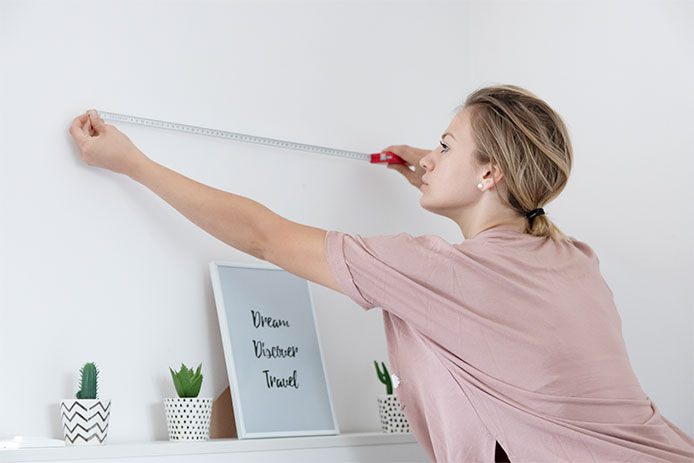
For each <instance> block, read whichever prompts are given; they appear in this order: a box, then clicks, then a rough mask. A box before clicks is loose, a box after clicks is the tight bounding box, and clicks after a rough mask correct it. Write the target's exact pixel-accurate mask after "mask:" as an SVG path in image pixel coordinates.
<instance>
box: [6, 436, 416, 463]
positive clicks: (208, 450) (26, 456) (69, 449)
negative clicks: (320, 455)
mask: <svg viewBox="0 0 694 463" xmlns="http://www.w3.org/2000/svg"><path fill="white" fill-rule="evenodd" d="M403 444H417V441H416V439H415V437H414V435H413V434H412V433H392V434H391V433H381V432H365V433H343V434H339V435H335V436H305V437H275V438H260V439H242V440H239V439H210V440H208V441H202V442H186V441H149V442H133V443H117V444H109V443H108V439H107V443H105V444H103V445H82V446H80V445H78V446H72V445H66V446H65V447H51V448H27V449H18V450H0V462H15V461H16V462H21V461H66V460H89V459H91V460H99V459H106V458H119V459H123V458H142V457H164V456H184V455H198V456H203V455H205V454H233V453H243V452H269V453H277V452H278V451H279V452H281V451H296V450H308V449H328V448H334V447H359V446H384V445H385V446H390V445H393V446H402V445H403Z"/></svg>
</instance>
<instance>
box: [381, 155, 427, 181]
mask: <svg viewBox="0 0 694 463" xmlns="http://www.w3.org/2000/svg"><path fill="white" fill-rule="evenodd" d="M386 151H390V152H391V153H395V154H397V155H398V156H400V157H401V158H402V159H403V160H404V161H405V162H406V164H388V169H394V170H397V171H398V172H400V173H401V174H402V175H404V176H405V178H406V179H407V181H408V182H410V184H412V185H413V186H414V187H415V188H419V187H420V186H422V183H423V182H422V175H424V173H425V172H426V171H425V170H424V169H423V168H422V167H421V166H420V165H419V160H420V159H422V158H423V157H424V156H426V155H427V154H429V150H423V149H420V148H414V147H412V146H409V145H391V146H389V147H388V148H385V149H383V150H381V152H382V153H384V152H386ZM410 166H414V170H412V169H411V168H410Z"/></svg>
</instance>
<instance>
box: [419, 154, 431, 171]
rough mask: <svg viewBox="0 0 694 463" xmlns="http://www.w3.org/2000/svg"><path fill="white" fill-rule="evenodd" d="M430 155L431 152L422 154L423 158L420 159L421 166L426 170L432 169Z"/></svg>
mask: <svg viewBox="0 0 694 463" xmlns="http://www.w3.org/2000/svg"><path fill="white" fill-rule="evenodd" d="M430 155H431V153H429V154H426V155H425V156H422V158H421V159H420V160H419V167H421V168H422V169H424V170H431V163H430V162H429V159H430V157H429V156H430Z"/></svg>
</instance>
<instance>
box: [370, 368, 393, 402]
mask: <svg viewBox="0 0 694 463" xmlns="http://www.w3.org/2000/svg"><path fill="white" fill-rule="evenodd" d="M374 365H375V366H376V373H378V379H380V380H381V382H382V383H383V384H385V385H386V394H392V393H393V383H392V382H391V381H390V374H389V373H388V368H386V364H385V363H383V362H381V365H383V373H381V370H380V369H379V368H378V362H376V361H375V360H374Z"/></svg>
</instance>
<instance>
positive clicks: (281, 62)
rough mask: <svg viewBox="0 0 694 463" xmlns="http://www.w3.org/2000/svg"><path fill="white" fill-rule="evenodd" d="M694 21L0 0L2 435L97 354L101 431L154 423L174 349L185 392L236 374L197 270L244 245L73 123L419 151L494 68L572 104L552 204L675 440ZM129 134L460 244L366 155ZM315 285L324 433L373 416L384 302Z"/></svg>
mask: <svg viewBox="0 0 694 463" xmlns="http://www.w3.org/2000/svg"><path fill="white" fill-rule="evenodd" d="M692 19H694V9H693V8H692V4H691V3H684V2H660V3H636V2H628V3H627V2H625V3H612V4H609V5H606V4H604V2H600V3H586V2H538V1H532V2H523V3H514V2H436V3H434V2H375V1H369V2H356V1H355V2H272V3H271V2H260V1H256V2H209V1H207V2H201V1H198V2H193V1H186V2H154V1H149V2H144V1H137V2H135V1H118V2H115V1H109V2H87V1H70V2H67V1H62V2H47V1H46V2H39V1H22V2H19V1H0V59H1V61H0V62H1V63H2V69H1V70H0V71H1V72H0V98H1V100H0V123H1V125H0V147H1V151H0V156H1V159H2V164H1V166H2V167H1V168H0V256H1V259H2V265H1V266H0V272H1V273H0V343H1V344H0V358H2V366H3V375H2V377H3V381H2V386H0V436H3V435H8V436H12V435H17V434H25V435H46V436H49V437H55V438H61V437H62V436H61V429H60V422H59V419H58V403H59V401H60V400H61V399H63V398H68V397H72V396H73V395H74V393H75V390H76V383H77V371H78V369H79V367H80V366H81V365H82V364H83V363H84V362H87V361H95V362H96V363H97V365H98V366H99V368H100V370H101V381H100V396H101V397H108V398H111V399H112V400H113V412H112V415H111V424H110V430H109V441H111V442H124V441H142V440H157V439H167V434H166V424H165V420H164V415H163V413H164V412H163V406H162V399H163V397H170V396H174V395H175V391H174V388H173V384H172V382H171V377H170V374H169V372H168V367H169V366H177V365H179V364H180V363H181V362H186V364H196V365H197V364H198V363H199V362H202V363H203V373H204V375H205V380H204V382H203V386H202V391H201V396H210V397H216V396H217V395H218V394H219V393H220V392H221V391H222V390H223V389H224V388H225V387H226V385H227V376H226V369H225V366H224V358H223V353H222V349H221V339H220V335H219V328H218V324H217V319H216V310H215V307H214V302H213V298H212V290H211V286H210V281H209V276H208V272H207V263H208V262H209V261H211V260H236V261H247V262H253V261H255V259H254V258H253V257H251V256H248V255H245V254H243V253H241V252H239V251H236V250H235V249H233V248H230V247H228V246H227V245H225V244H223V243H221V242H219V241H217V240H216V239H215V238H213V237H211V236H209V235H207V234H206V233H205V232H204V231H202V230H201V229H199V228H197V227H196V226H195V225H193V224H191V223H190V222H188V221H187V219H185V218H184V217H183V216H181V215H180V214H179V213H178V212H176V211H175V210H174V209H173V208H171V207H170V206H169V205H167V204H166V203H165V202H163V201H162V200H161V199H159V198H158V197H157V196H155V195H154V194H153V193H151V192H150V191H149V190H147V189H146V188H144V187H142V186H141V185H139V184H137V183H135V182H133V181H132V180H130V179H129V178H127V177H124V176H121V175H118V174H113V173H111V172H108V171H105V170H101V169H96V168H92V167H88V166H86V165H85V164H82V163H81V162H80V161H79V156H78V151H77V149H76V147H75V146H74V145H73V143H72V140H71V138H70V136H69V134H68V130H67V129H68V126H69V123H70V122H71V120H72V119H73V118H74V117H75V116H77V115H78V114H80V113H82V112H84V111H85V110H86V109H88V108H97V109H99V110H103V111H111V112H120V113H128V114H134V115H140V116H144V117H151V118H155V119H164V120H172V121H179V122H182V123H188V124H194V125H201V126H207V127H215V128H221V129H227V130H234V131H238V132H244V133H250V134H256V135H262V136H268V137H273V138H283V139H289V140H294V141H299V142H304V143H311V144H317V145H324V146H331V147H335V148H342V149H348V150H356V151H363V152H377V151H379V150H380V149H381V148H384V147H385V146H388V145H390V144H400V143H405V144H411V145H414V146H420V147H434V146H435V145H436V144H437V142H438V137H439V136H440V135H441V133H442V132H443V129H445V127H446V125H447V124H448V122H449V120H450V117H451V115H452V110H453V108H454V107H455V106H456V105H457V104H459V103H461V102H462V100H463V98H464V97H465V96H466V95H467V94H468V93H470V92H471V91H473V90H474V89H475V88H477V87H479V86H482V85H486V84H491V83H514V84H517V85H521V86H524V87H526V88H528V89H530V90H531V91H533V92H534V93H536V94H537V95H539V96H540V97H542V98H544V99H545V100H546V101H547V102H548V103H549V104H550V105H552V106H553V107H554V108H555V109H556V110H557V111H558V112H559V113H560V114H561V115H562V116H563V117H564V119H565V121H566V123H567V125H568V127H569V130H570V133H571V136H572V139H573V143H574V148H575V168H574V171H573V173H572V177H571V179H570V181H569V184H568V186H567V188H566V189H565V191H564V192H563V193H562V194H561V196H560V197H559V198H558V199H557V200H556V201H554V202H553V203H551V204H550V205H549V206H548V207H546V208H545V210H546V211H547V213H548V215H549V216H550V217H551V218H552V219H553V220H554V221H555V223H557V224H558V226H559V227H560V228H561V229H562V230H563V231H565V232H567V233H569V234H571V235H573V236H576V237H577V238H579V239H582V240H583V241H586V242H587V243H589V244H590V245H591V246H592V247H593V248H594V249H595V250H596V251H597V253H598V255H599V257H600V261H601V269H602V272H603V275H604V276H605V279H606V281H607V282H608V284H609V285H610V287H611V288H612V290H613V292H614V294H615V299H616V303H617V306H618V309H619V311H620V315H621V317H622V320H623V332H624V337H625V340H626V343H627V347H628V349H629V355H630V359H631V361H632V365H633V367H634V370H635V372H636V374H637V376H638V377H639V379H640V381H641V384H642V386H643V389H644V391H645V392H646V393H647V394H648V395H649V396H650V397H651V398H652V399H653V400H654V402H655V403H656V404H657V405H658V407H659V408H660V410H661V412H662V413H663V414H664V415H665V416H666V417H667V418H668V419H670V420H671V421H672V422H674V423H675V424H676V425H678V426H680V427H681V428H682V429H683V430H684V431H685V432H687V433H689V434H690V435H691V434H692V431H694V399H693V397H692V391H693V390H694V387H693V380H694V371H693V362H692V361H693V357H692V353H693V352H694V345H693V342H692V332H693V330H694V321H693V317H692V308H693V307H694V301H693V296H692V291H691V281H692V264H693V263H694V255H693V254H692V246H691V243H690V241H689V239H688V238H689V236H691V229H692V227H693V226H694V223H693V221H694V215H693V214H692V206H691V200H692V194H691V189H690V186H689V180H690V177H691V174H692V164H693V161H692V154H694V153H693V149H692V143H691V139H690V137H689V136H688V135H687V134H688V133H690V132H691V127H690V126H691V114H692V111H694V101H693V97H692V95H693V94H694V93H692V90H693V89H692V83H691V82H692V74H693V73H692V64H691V57H692V56H694V53H693V51H694V50H692V48H693V46H692V44H693V43H694V40H692V39H693V38H694V37H693V34H692V32H691V28H690V27H689V26H690V25H691V23H692ZM119 127H120V128H121V130H123V131H124V132H125V133H126V134H127V135H128V136H129V137H130V138H131V139H132V140H133V141H134V142H135V144H136V145H137V146H138V147H139V148H140V149H141V150H142V151H144V152H145V153H146V154H147V155H148V156H150V157H151V158H153V159H154V160H156V161H157V162H160V163H162V164H164V165H166V166H168V167H170V168H172V169H174V170H177V171H179V172H181V173H183V174H184V175H187V176H189V177H192V178H194V179H196V180H197V181H200V182H202V183H207V184H210V185H213V186H215V187H217V188H221V189H224V190H227V191H230V192H232V193H235V194H240V195H243V196H247V197H250V198H253V199H255V200H256V201H259V202H261V203H263V204H265V205H266V206H268V207H269V208H270V209H272V210H273V211H275V212H277V213H279V214H281V215H283V216H285V217H287V218H289V219H291V220H294V221H297V222H300V223H305V224H308V225H312V226H317V227H321V228H325V229H335V230H340V231H345V232H349V233H359V234H362V235H372V234H391V233H397V232H400V231H406V232H408V233H412V234H423V233H436V234H439V235H441V236H443V237H444V238H446V239H448V240H449V241H451V242H460V241H462V239H463V237H462V235H461V234H460V232H459V230H458V228H457V226H456V225H455V224H453V223H452V222H447V221H445V219H443V218H441V217H438V216H434V215H432V214H429V213H428V212H426V211H424V210H422V209H421V208H420V207H419V204H418V199H419V192H418V191H417V190H415V189H414V188H412V187H411V186H410V185H408V184H407V183H406V182H405V181H404V179H403V178H401V177H400V176H399V174H397V173H396V172H391V171H387V170H385V167H383V166H382V165H370V164H368V163H360V162H358V161H352V160H344V159H339V158H332V157H329V156H320V155H309V154H305V153H300V152H290V151H275V150H272V149H265V148H255V147H249V146H248V145H246V146H243V145H242V144H239V143H233V142H227V141H223V140H215V139H210V138H204V137H198V136H193V135H190V136H188V135H183V134H176V133H173V132H163V131H157V130H154V129H146V128H142V127H134V126H129V127H128V126H125V125H121V126H119ZM313 290H314V300H315V303H316V313H317V317H318V325H319V329H320V336H321V340H322V342H323V354H324V356H325V363H326V368H327V373H328V377H329V383H330V386H331V390H332V396H333V400H334V405H335V411H336V414H337V417H338V422H339V427H340V429H341V431H343V432H349V431H376V430H378V426H379V425H378V413H377V408H376V402H375V396H376V395H377V394H380V393H382V392H383V389H384V388H383V386H382V385H381V383H380V382H379V381H378V380H377V378H376V375H375V371H374V367H373V360H379V361H380V360H384V361H387V356H386V346H385V340H384V337H383V331H382V330H383V325H382V318H381V313H380V310H373V311H370V312H364V311H363V310H362V309H361V308H359V307H358V306H356V304H354V303H352V302H351V301H350V300H349V299H348V298H347V297H346V296H343V295H341V294H339V293H336V292H334V291H332V290H329V289H327V288H323V287H320V286H317V285H313ZM89 330H96V331H95V332H90V331H89Z"/></svg>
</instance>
